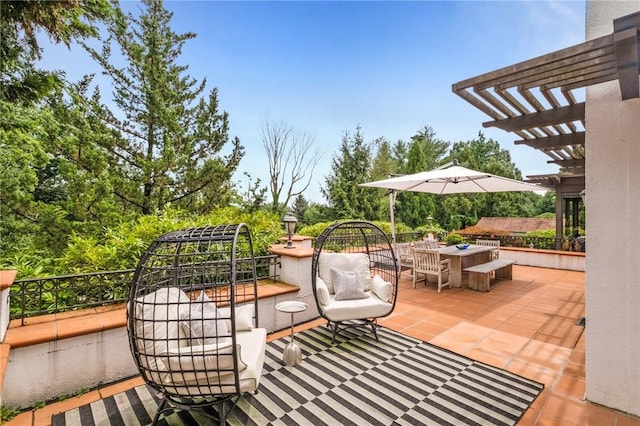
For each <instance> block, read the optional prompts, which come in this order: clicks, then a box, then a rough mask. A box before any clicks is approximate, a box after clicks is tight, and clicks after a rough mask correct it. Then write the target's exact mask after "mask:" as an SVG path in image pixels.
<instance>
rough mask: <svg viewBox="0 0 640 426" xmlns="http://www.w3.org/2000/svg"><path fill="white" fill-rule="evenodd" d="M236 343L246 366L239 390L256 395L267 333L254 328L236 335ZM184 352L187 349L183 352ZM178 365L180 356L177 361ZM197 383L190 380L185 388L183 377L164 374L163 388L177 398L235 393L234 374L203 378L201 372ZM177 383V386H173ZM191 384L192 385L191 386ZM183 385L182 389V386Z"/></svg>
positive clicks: (262, 329) (240, 377)
mask: <svg viewBox="0 0 640 426" xmlns="http://www.w3.org/2000/svg"><path fill="white" fill-rule="evenodd" d="M236 343H237V344H238V346H239V347H240V358H241V360H242V363H243V364H244V365H245V366H246V367H245V368H244V369H243V370H242V371H240V372H239V379H240V391H241V392H253V391H255V390H256V389H257V388H258V385H259V384H260V378H261V377H262V367H263V364H264V357H265V350H266V345H267V330H266V329H265V328H253V329H251V330H247V331H241V332H238V333H236ZM182 350H184V349H182ZM174 361H175V362H179V360H178V357H176V359H175V360H174ZM197 374H198V376H199V377H198V378H197V383H199V384H196V382H193V381H189V386H187V387H184V386H183V385H184V383H183V382H182V380H183V376H182V374H174V375H165V377H164V379H165V380H164V388H165V389H166V390H167V391H169V392H172V393H174V394H177V395H199V394H207V393H212V394H220V393H234V392H235V391H236V389H235V386H234V377H233V375H232V374H224V375H222V376H217V374H216V373H215V370H214V371H211V374H209V375H206V376H204V375H203V373H201V372H198V373H197ZM172 380H175V382H174V383H175V384H176V385H177V387H174V386H171V384H172ZM191 383H193V385H192V386H191ZM181 385H182V386H181Z"/></svg>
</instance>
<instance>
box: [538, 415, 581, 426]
mask: <svg viewBox="0 0 640 426" xmlns="http://www.w3.org/2000/svg"><path fill="white" fill-rule="evenodd" d="M574 425H578V423H575V422H574V421H572V420H571V419H562V418H560V417H555V416H552V415H549V414H547V413H544V412H543V413H540V416H539V417H538V421H537V422H536V426H574Z"/></svg>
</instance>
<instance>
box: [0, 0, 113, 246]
mask: <svg viewBox="0 0 640 426" xmlns="http://www.w3.org/2000/svg"><path fill="white" fill-rule="evenodd" d="M110 14H111V7H110V5H109V3H108V1H106V0H94V1H78V0H61V1H55V2H52V1H45V0H34V1H2V2H0V58H1V60H0V70H1V73H0V164H1V166H2V171H3V178H2V179H0V220H1V224H0V253H2V255H3V256H11V255H12V254H11V253H18V254H19V256H22V255H24V254H25V253H31V254H34V255H36V256H38V257H40V258H43V257H46V256H48V255H49V254H50V253H51V251H52V250H55V249H56V248H61V247H64V244H65V238H64V236H65V234H67V233H68V232H69V231H70V228H69V226H68V222H67V221H66V219H67V214H66V211H64V209H62V208H60V207H59V206H57V205H55V204H54V202H55V201H57V200H60V199H61V198H64V197H66V196H67V194H65V192H64V190H61V188H59V187H60V186H61V183H60V182H59V181H60V180H61V178H60V176H59V175H58V173H57V167H58V164H57V163H55V161H54V160H55V158H54V156H52V155H51V154H50V153H49V152H48V148H47V145H46V142H47V141H48V140H50V139H51V138H55V137H56V136H57V135H58V134H59V133H58V131H59V130H60V128H59V123H57V122H56V119H55V116H54V115H53V113H52V111H51V110H50V109H49V108H48V106H47V104H46V103H45V100H46V98H47V97H48V96H49V95H50V94H51V93H53V92H54V91H55V90H59V89H60V88H61V87H62V86H63V79H62V77H61V74H60V73H58V72H52V71H44V70H40V69H37V68H36V65H35V63H36V61H37V60H38V59H40V58H41V52H42V50H41V47H40V45H39V43H38V39H37V37H36V35H37V34H39V33H44V34H45V35H47V36H48V37H49V39H50V40H51V41H52V42H54V43H64V44H65V45H67V46H70V44H71V42H73V41H76V40H79V39H84V38H87V37H91V36H94V35H96V34H97V29H96V28H95V24H96V23H97V22H98V21H100V20H103V19H106V18H107V17H109V16H110ZM55 181H58V182H55Z"/></svg>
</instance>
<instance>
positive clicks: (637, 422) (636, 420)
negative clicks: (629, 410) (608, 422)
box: [616, 413, 640, 426]
mask: <svg viewBox="0 0 640 426" xmlns="http://www.w3.org/2000/svg"><path fill="white" fill-rule="evenodd" d="M616 426H640V417H631V416H629V415H626V414H621V413H618V414H617V416H616Z"/></svg>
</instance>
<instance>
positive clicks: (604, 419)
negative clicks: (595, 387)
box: [543, 394, 616, 426]
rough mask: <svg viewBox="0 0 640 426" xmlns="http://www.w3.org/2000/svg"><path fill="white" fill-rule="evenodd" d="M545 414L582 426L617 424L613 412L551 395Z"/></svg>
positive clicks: (568, 398) (566, 397) (576, 400)
mask: <svg viewBox="0 0 640 426" xmlns="http://www.w3.org/2000/svg"><path fill="white" fill-rule="evenodd" d="M543 413H545V414H548V415H551V416H555V417H558V418H560V419H562V420H563V421H568V422H575V423H576V424H580V425H598V426H608V425H611V426H614V425H615V422H616V413H615V412H614V411H613V410H608V409H605V408H604V407H601V406H598V405H595V404H591V403H589V402H585V401H581V400H578V399H575V398H572V397H569V396H563V395H557V394H554V395H551V397H550V398H549V401H548V402H547V403H546V404H545V406H544V408H543Z"/></svg>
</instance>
